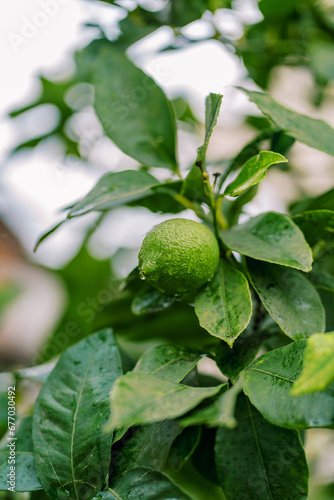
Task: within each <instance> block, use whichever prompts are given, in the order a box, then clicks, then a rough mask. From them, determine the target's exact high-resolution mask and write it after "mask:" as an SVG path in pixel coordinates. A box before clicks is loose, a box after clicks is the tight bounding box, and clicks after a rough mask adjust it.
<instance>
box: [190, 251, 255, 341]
mask: <svg viewBox="0 0 334 500" xmlns="http://www.w3.org/2000/svg"><path fill="white" fill-rule="evenodd" d="M195 312H196V314H197V317H198V319H199V322H200V325H201V326H202V327H203V328H205V329H206V330H207V331H208V332H209V333H210V334H211V335H214V336H215V337H219V338H221V339H222V340H224V341H225V342H227V343H228V344H229V345H230V346H232V345H233V342H234V340H235V339H236V338H237V337H238V335H239V334H240V333H241V332H242V331H243V330H244V329H245V328H246V326H247V325H248V323H249V320H250V318H251V314H252V302H251V297H250V292H249V288H248V282H247V280H246V278H245V276H244V275H243V274H242V273H241V272H240V271H238V270H237V269H235V268H234V267H232V266H231V265H230V264H228V263H227V262H226V261H225V260H221V261H220V264H219V267H218V270H217V272H216V274H215V276H214V277H213V279H212V281H209V283H207V285H205V287H204V288H202V289H201V290H200V291H199V293H198V294H197V296H196V298H195Z"/></svg>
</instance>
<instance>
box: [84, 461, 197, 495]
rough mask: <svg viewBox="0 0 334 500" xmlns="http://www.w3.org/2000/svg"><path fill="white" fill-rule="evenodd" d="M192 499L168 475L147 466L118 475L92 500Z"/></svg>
mask: <svg viewBox="0 0 334 500" xmlns="http://www.w3.org/2000/svg"><path fill="white" fill-rule="evenodd" d="M135 498H138V499H139V498H143V499H145V500H157V499H159V500H171V499H173V500H191V498H190V497H189V496H188V495H187V494H186V493H184V492H183V491H182V490H181V489H180V488H179V487H178V486H176V485H175V484H174V483H173V482H172V481H171V480H170V479H169V477H168V476H166V475H165V474H162V473H161V472H159V471H156V470H153V469H149V468H147V467H135V468H134V469H131V470H129V471H128V472H126V473H125V474H122V475H121V476H118V477H116V478H115V479H114V480H113V481H112V482H111V485H110V487H109V488H108V490H107V491H102V492H101V493H99V494H98V495H97V496H96V497H94V498H92V500H102V499H105V500H132V499H135Z"/></svg>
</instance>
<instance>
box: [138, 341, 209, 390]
mask: <svg viewBox="0 0 334 500" xmlns="http://www.w3.org/2000/svg"><path fill="white" fill-rule="evenodd" d="M203 356H204V355H203V354H201V353H200V352H199V351H196V350H195V349H190V348H189V347H181V346H180V347H179V346H174V345H159V346H156V347H152V348H151V349H147V351H145V352H144V354H143V355H142V356H141V357H140V358H139V360H138V362H137V364H136V366H135V367H134V369H133V371H134V372H137V373H143V374H151V375H155V376H157V377H160V378H162V379H165V380H168V381H169V382H175V383H178V382H181V381H182V380H183V379H184V377H185V376H186V375H188V373H190V372H191V370H192V369H193V368H195V366H196V365H197V363H198V362H199V361H200V359H202V357H203Z"/></svg>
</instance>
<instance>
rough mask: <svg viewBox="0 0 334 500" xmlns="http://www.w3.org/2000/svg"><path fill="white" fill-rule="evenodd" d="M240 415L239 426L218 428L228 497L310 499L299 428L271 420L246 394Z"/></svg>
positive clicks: (239, 406) (218, 461)
mask: <svg viewBox="0 0 334 500" xmlns="http://www.w3.org/2000/svg"><path fill="white" fill-rule="evenodd" d="M236 419H237V421H238V426H237V427H236V428H235V429H226V428H224V427H220V428H219V429H218V431H217V437H216V444H215V455H216V470H217V475H218V479H219V482H220V484H221V487H222V489H223V491H224V494H225V496H226V498H227V500H234V499H237V498H240V499H241V498H245V499H246V498H247V500H258V499H260V498H261V500H282V499H283V498H286V499H288V498H289V500H301V499H303V500H306V499H307V480H308V468H307V462H306V457H305V452H304V449H303V446H302V444H301V442H300V438H299V434H298V432H297V431H291V430H287V429H281V428H279V427H276V426H274V425H272V424H270V423H269V422H267V421H266V420H265V419H264V418H263V417H262V415H260V413H259V412H258V411H257V410H256V409H255V408H254V407H253V406H252V405H251V404H250V403H249V401H248V399H247V398H245V397H244V396H243V397H239V398H238V404H237V411H236Z"/></svg>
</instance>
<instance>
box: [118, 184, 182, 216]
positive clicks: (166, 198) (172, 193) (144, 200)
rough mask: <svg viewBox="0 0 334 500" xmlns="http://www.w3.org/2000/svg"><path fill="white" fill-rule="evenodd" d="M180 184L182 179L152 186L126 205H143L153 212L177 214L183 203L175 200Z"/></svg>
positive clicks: (180, 210)
mask: <svg viewBox="0 0 334 500" xmlns="http://www.w3.org/2000/svg"><path fill="white" fill-rule="evenodd" d="M182 185H183V181H174V182H167V183H165V184H159V185H158V186H153V187H152V188H151V189H150V190H149V191H148V192H147V193H145V195H144V194H143V196H142V197H141V198H138V199H137V200H136V201H133V202H129V203H127V205H129V206H130V207H134V206H136V207H137V206H139V207H145V208H147V209H148V210H151V212H154V213H166V214H178V213H180V212H182V211H183V210H184V205H183V204H182V203H180V202H179V201H178V200H177V198H178V195H179V194H180V191H181V188H182Z"/></svg>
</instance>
